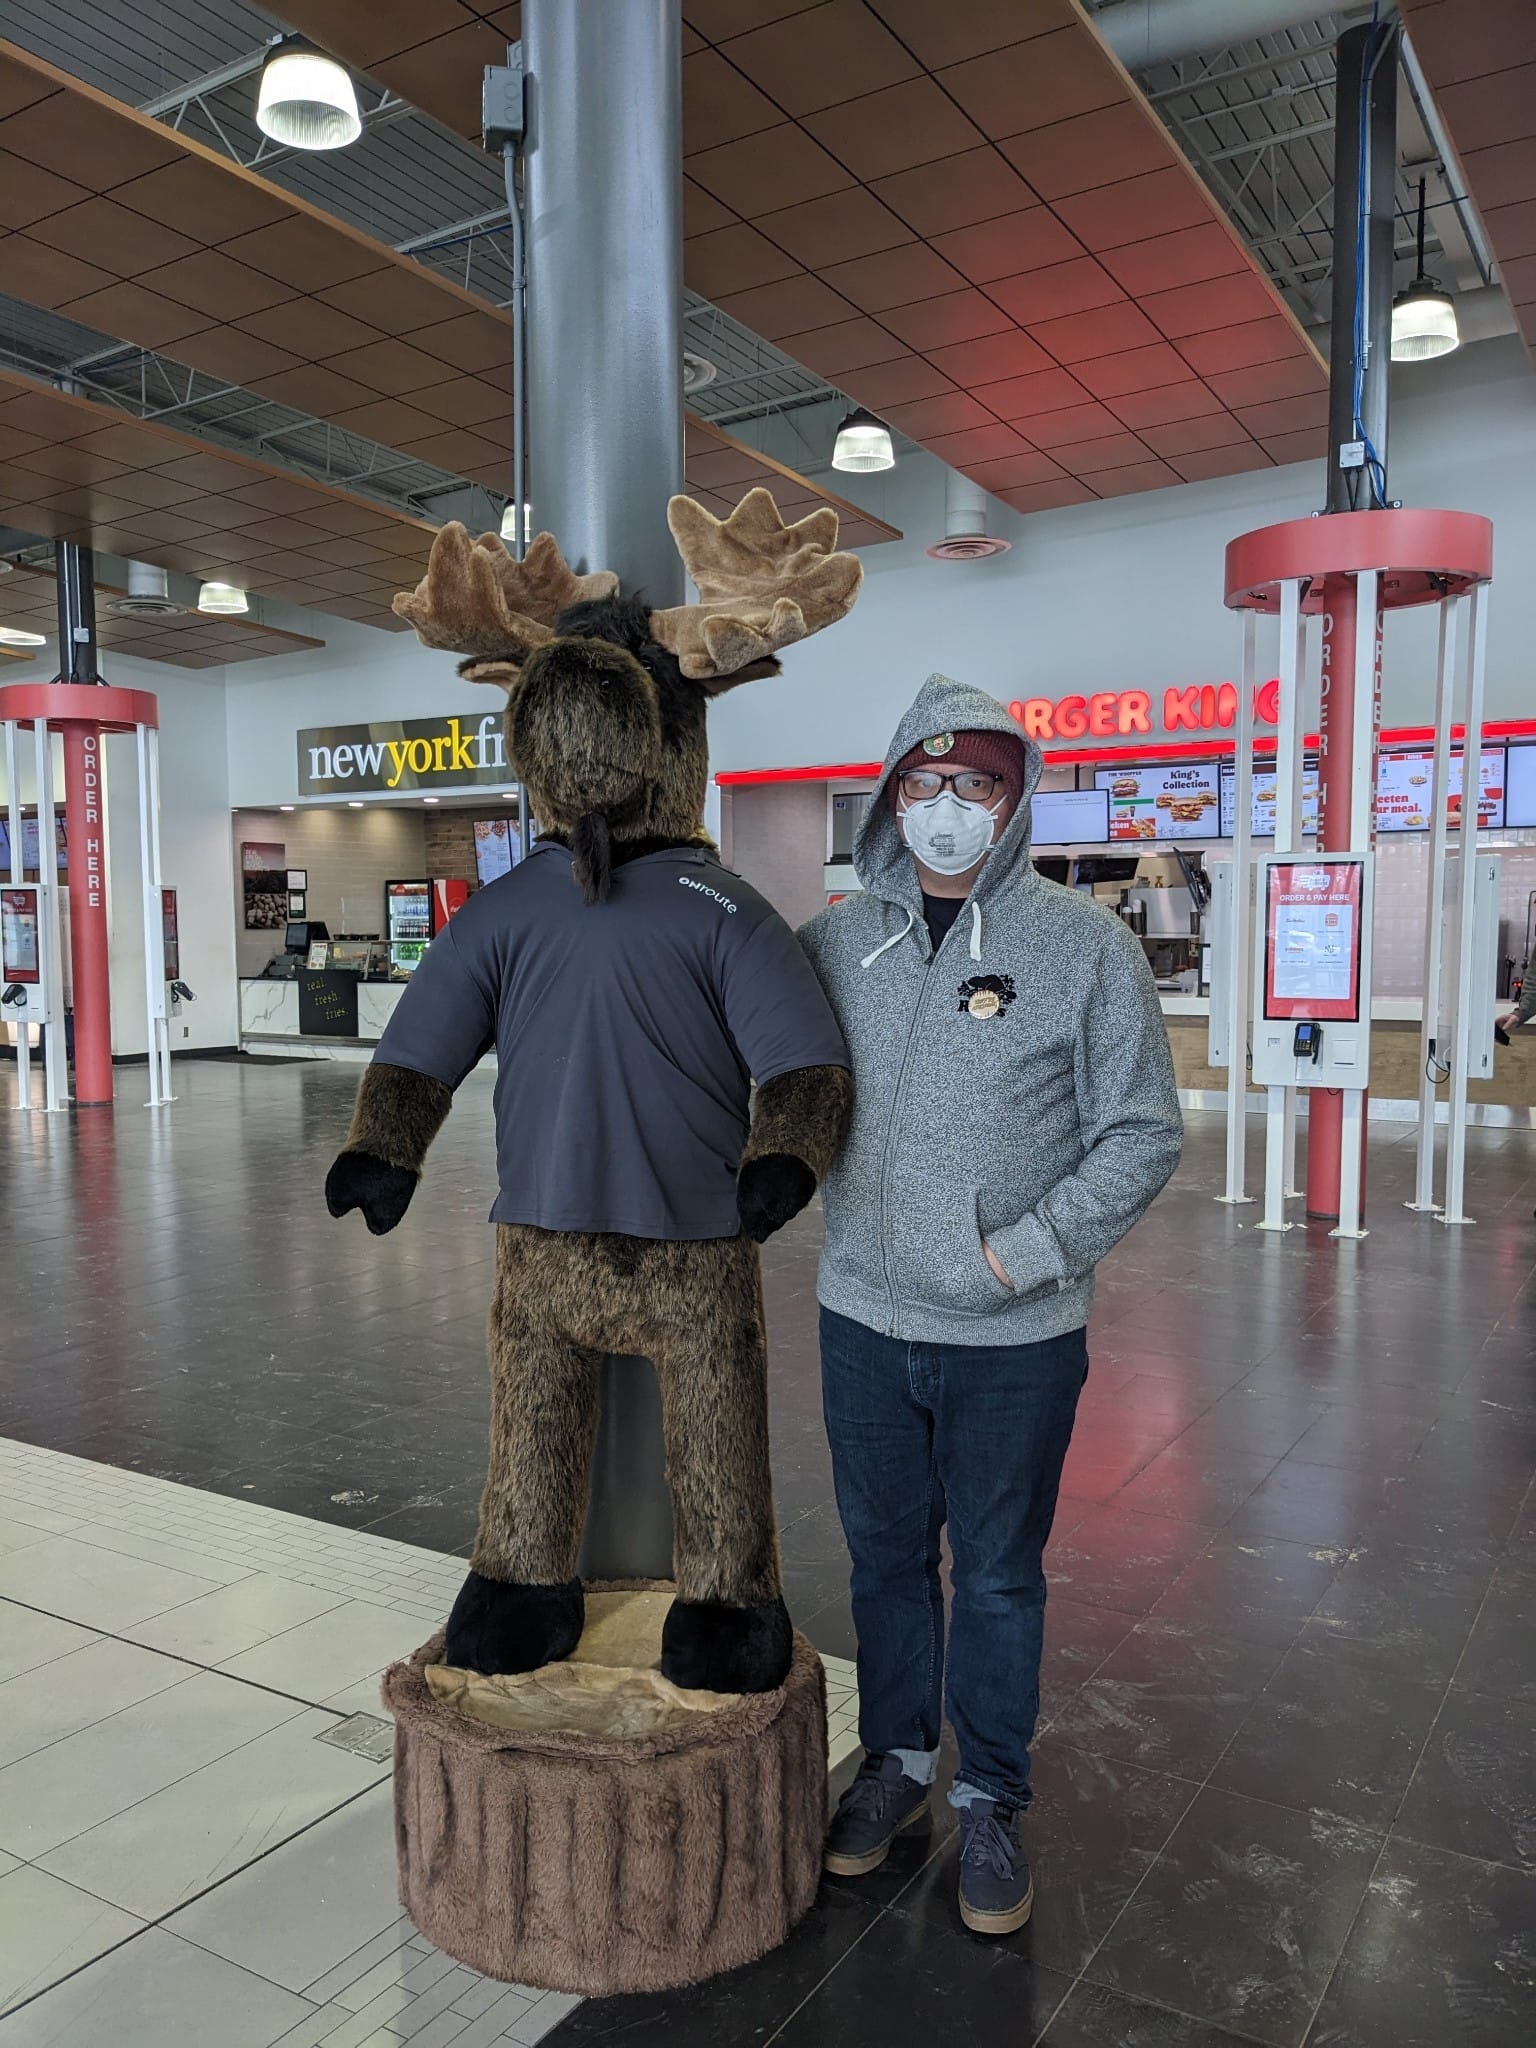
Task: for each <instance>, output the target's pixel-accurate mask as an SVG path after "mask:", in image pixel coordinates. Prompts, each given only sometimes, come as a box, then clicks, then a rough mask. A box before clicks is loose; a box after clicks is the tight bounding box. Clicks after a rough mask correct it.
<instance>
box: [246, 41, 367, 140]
mask: <svg viewBox="0 0 1536 2048" xmlns="http://www.w3.org/2000/svg"><path fill="white" fill-rule="evenodd" d="M256 126H257V127H258V128H259V129H260V130H261V132H262V134H263V135H269V136H270V137H271V138H272V140H273V141H274V142H281V143H283V144H285V145H286V146H287V147H288V148H289V149H345V147H346V146H347V144H348V143H349V142H356V140H357V138H358V137H359V135H361V134H362V132H363V117H362V115H361V114H360V113H359V112H358V110H357V94H356V93H355V92H354V91H353V89H352V80H351V78H350V77H349V76H348V75H347V73H346V71H345V70H343V68H342V67H341V65H340V64H338V63H337V62H336V61H335V59H334V58H331V57H322V56H321V54H320V52H319V51H318V50H309V49H306V48H305V47H304V46H303V44H301V43H285V44H283V45H282V46H281V47H280V48H279V49H276V50H274V51H273V53H272V55H271V56H270V57H269V58H268V59H267V61H266V63H265V64H264V65H263V66H262V72H261V90H260V91H259V92H258V94H257V96H256Z"/></svg>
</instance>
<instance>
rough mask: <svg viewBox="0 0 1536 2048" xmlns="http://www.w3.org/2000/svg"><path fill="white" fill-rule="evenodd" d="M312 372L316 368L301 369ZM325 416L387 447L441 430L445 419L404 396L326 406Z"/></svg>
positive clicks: (337, 424)
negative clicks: (334, 407) (410, 403)
mask: <svg viewBox="0 0 1536 2048" xmlns="http://www.w3.org/2000/svg"><path fill="white" fill-rule="evenodd" d="M300 374H301V375H313V374H314V373H313V371H304V372H300ZM326 418H327V419H328V420H329V421H330V422H331V423H332V425H334V426H338V427H340V428H341V430H342V431H343V433H347V434H361V435H362V436H363V437H364V439H365V440H369V441H377V442H379V443H380V444H381V445H382V446H383V447H385V448H403V447H404V446H405V445H406V443H407V442H408V441H420V440H424V439H425V437H426V436H427V435H428V434H438V433H441V432H442V428H443V423H442V421H441V420H440V419H439V418H437V416H436V415H435V414H434V413H428V412H423V411H422V410H421V409H420V408H419V407H418V406H414V405H408V404H406V402H405V400H404V399H401V398H371V399H369V400H368V402H367V403H366V404H363V405H354V406H347V407H344V408H342V409H340V410H335V409H332V408H330V407H327V408H326Z"/></svg>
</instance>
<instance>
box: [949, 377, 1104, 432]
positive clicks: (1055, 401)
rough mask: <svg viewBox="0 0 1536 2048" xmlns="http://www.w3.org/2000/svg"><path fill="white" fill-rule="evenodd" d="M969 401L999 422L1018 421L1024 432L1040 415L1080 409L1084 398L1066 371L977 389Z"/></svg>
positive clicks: (981, 386)
mask: <svg viewBox="0 0 1536 2048" xmlns="http://www.w3.org/2000/svg"><path fill="white" fill-rule="evenodd" d="M972 395H973V397H976V398H979V399H980V400H981V402H982V404H983V405H985V406H986V407H987V408H988V409H989V410H990V411H992V412H994V413H996V415H997V417H998V418H999V419H1001V420H1020V421H1023V422H1024V424H1025V431H1026V432H1029V431H1030V424H1029V423H1030V422H1031V421H1033V420H1034V419H1035V418H1036V417H1038V415H1039V414H1041V413H1047V412H1057V411H1059V410H1060V409H1061V407H1062V406H1066V405H1080V404H1082V403H1083V402H1084V401H1085V400H1086V399H1087V397H1088V393H1087V392H1086V391H1085V390H1084V388H1083V386H1082V385H1081V384H1079V383H1078V381H1077V379H1076V378H1075V377H1074V376H1073V375H1072V373H1071V371H1070V370H1042V371H1041V372H1040V374H1039V375H1038V376H1037V377H1010V378H1009V379H1008V380H1007V381H1006V382H1005V383H1002V384H982V385H978V386H977V387H976V389H975V391H974V392H973V394H972Z"/></svg>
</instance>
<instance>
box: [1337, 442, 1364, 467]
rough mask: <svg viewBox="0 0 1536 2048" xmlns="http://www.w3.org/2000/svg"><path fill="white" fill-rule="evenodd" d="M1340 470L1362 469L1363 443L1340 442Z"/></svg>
mask: <svg viewBox="0 0 1536 2048" xmlns="http://www.w3.org/2000/svg"><path fill="white" fill-rule="evenodd" d="M1339 467H1340V469H1364V467H1365V443H1364V442H1363V441H1341V442H1340V443H1339Z"/></svg>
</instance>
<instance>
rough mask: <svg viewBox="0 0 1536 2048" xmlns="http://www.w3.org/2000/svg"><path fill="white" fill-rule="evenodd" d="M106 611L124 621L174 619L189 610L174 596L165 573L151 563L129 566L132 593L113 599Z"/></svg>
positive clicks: (110, 599) (131, 564) (132, 563)
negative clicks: (115, 614) (178, 602)
mask: <svg viewBox="0 0 1536 2048" xmlns="http://www.w3.org/2000/svg"><path fill="white" fill-rule="evenodd" d="M106 608H107V610H108V611H109V612H116V613H117V615H118V617H119V618H124V619H174V618H177V617H179V616H180V614H181V612H182V611H183V610H184V609H185V607H184V606H182V605H179V604H177V602H176V600H175V599H174V598H173V597H172V596H171V589H170V582H169V579H168V578H167V576H166V573H165V571H164V570H163V569H154V568H151V567H150V565H149V563H148V562H130V563H129V564H128V593H127V595H126V596H125V597H113V598H109V599H108V600H107V607H106Z"/></svg>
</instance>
